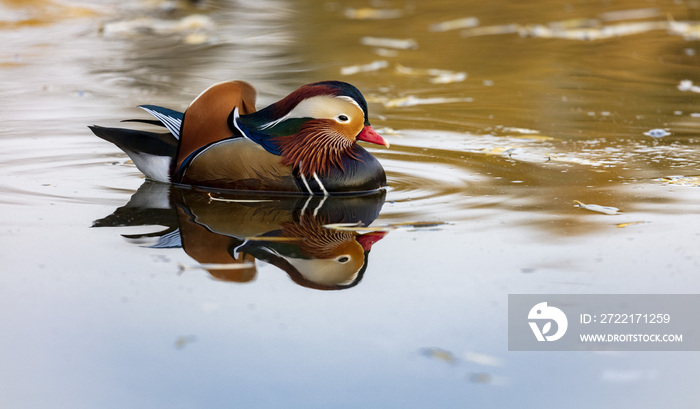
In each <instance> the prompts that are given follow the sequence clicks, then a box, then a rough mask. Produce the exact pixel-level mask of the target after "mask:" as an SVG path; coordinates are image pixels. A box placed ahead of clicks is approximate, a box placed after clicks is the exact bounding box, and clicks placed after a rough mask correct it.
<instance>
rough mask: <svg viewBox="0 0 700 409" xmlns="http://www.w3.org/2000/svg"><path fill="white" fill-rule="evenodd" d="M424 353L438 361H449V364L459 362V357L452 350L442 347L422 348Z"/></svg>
mask: <svg viewBox="0 0 700 409" xmlns="http://www.w3.org/2000/svg"><path fill="white" fill-rule="evenodd" d="M421 353H422V355H424V356H426V357H428V358H430V359H436V360H438V361H443V362H447V363H448V364H454V363H457V357H456V356H455V355H454V354H453V353H452V352H450V351H448V350H446V349H442V348H434V347H433V348H423V349H422V350H421Z"/></svg>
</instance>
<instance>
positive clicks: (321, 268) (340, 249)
mask: <svg viewBox="0 0 700 409" xmlns="http://www.w3.org/2000/svg"><path fill="white" fill-rule="evenodd" d="M282 233H283V234H284V235H285V236H291V237H300V238H301V240H299V250H300V251H301V252H302V254H303V255H304V256H305V257H304V258H293V257H288V258H286V260H287V261H288V262H289V264H291V265H292V266H294V268H295V269H296V270H297V271H298V272H299V274H300V275H301V276H302V277H304V278H305V279H306V280H308V281H310V282H314V283H318V284H321V285H347V284H350V283H352V282H353V281H355V279H356V278H357V273H359V271H360V269H362V267H363V266H364V264H365V249H364V248H363V247H362V244H360V243H359V242H358V241H357V240H355V237H356V234H355V233H354V232H348V231H338V230H329V229H327V228H324V227H323V226H321V224H320V223H318V222H316V221H315V220H313V219H310V218H309V219H307V220H302V223H287V224H286V225H285V226H283V227H282Z"/></svg>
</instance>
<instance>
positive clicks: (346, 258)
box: [335, 256, 350, 264]
mask: <svg viewBox="0 0 700 409" xmlns="http://www.w3.org/2000/svg"><path fill="white" fill-rule="evenodd" d="M335 260H336V261H337V262H338V263H343V264H345V263H347V262H348V261H350V257H348V256H340V257H338V258H337V259H335Z"/></svg>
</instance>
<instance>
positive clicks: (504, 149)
mask: <svg viewBox="0 0 700 409" xmlns="http://www.w3.org/2000/svg"><path fill="white" fill-rule="evenodd" d="M518 148H522V146H496V147H495V148H484V149H482V150H481V153H485V154H487V155H510V154H511V153H513V151H514V150H516V149H518Z"/></svg>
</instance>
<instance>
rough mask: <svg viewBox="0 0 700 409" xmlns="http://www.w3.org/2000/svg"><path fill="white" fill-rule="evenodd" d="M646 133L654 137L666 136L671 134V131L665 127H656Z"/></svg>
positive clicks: (645, 133)
mask: <svg viewBox="0 0 700 409" xmlns="http://www.w3.org/2000/svg"><path fill="white" fill-rule="evenodd" d="M644 135H646V136H651V137H652V138H663V137H664V136H668V135H671V132H668V131H667V130H665V129H660V128H656V129H650V130H648V131H647V132H644Z"/></svg>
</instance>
